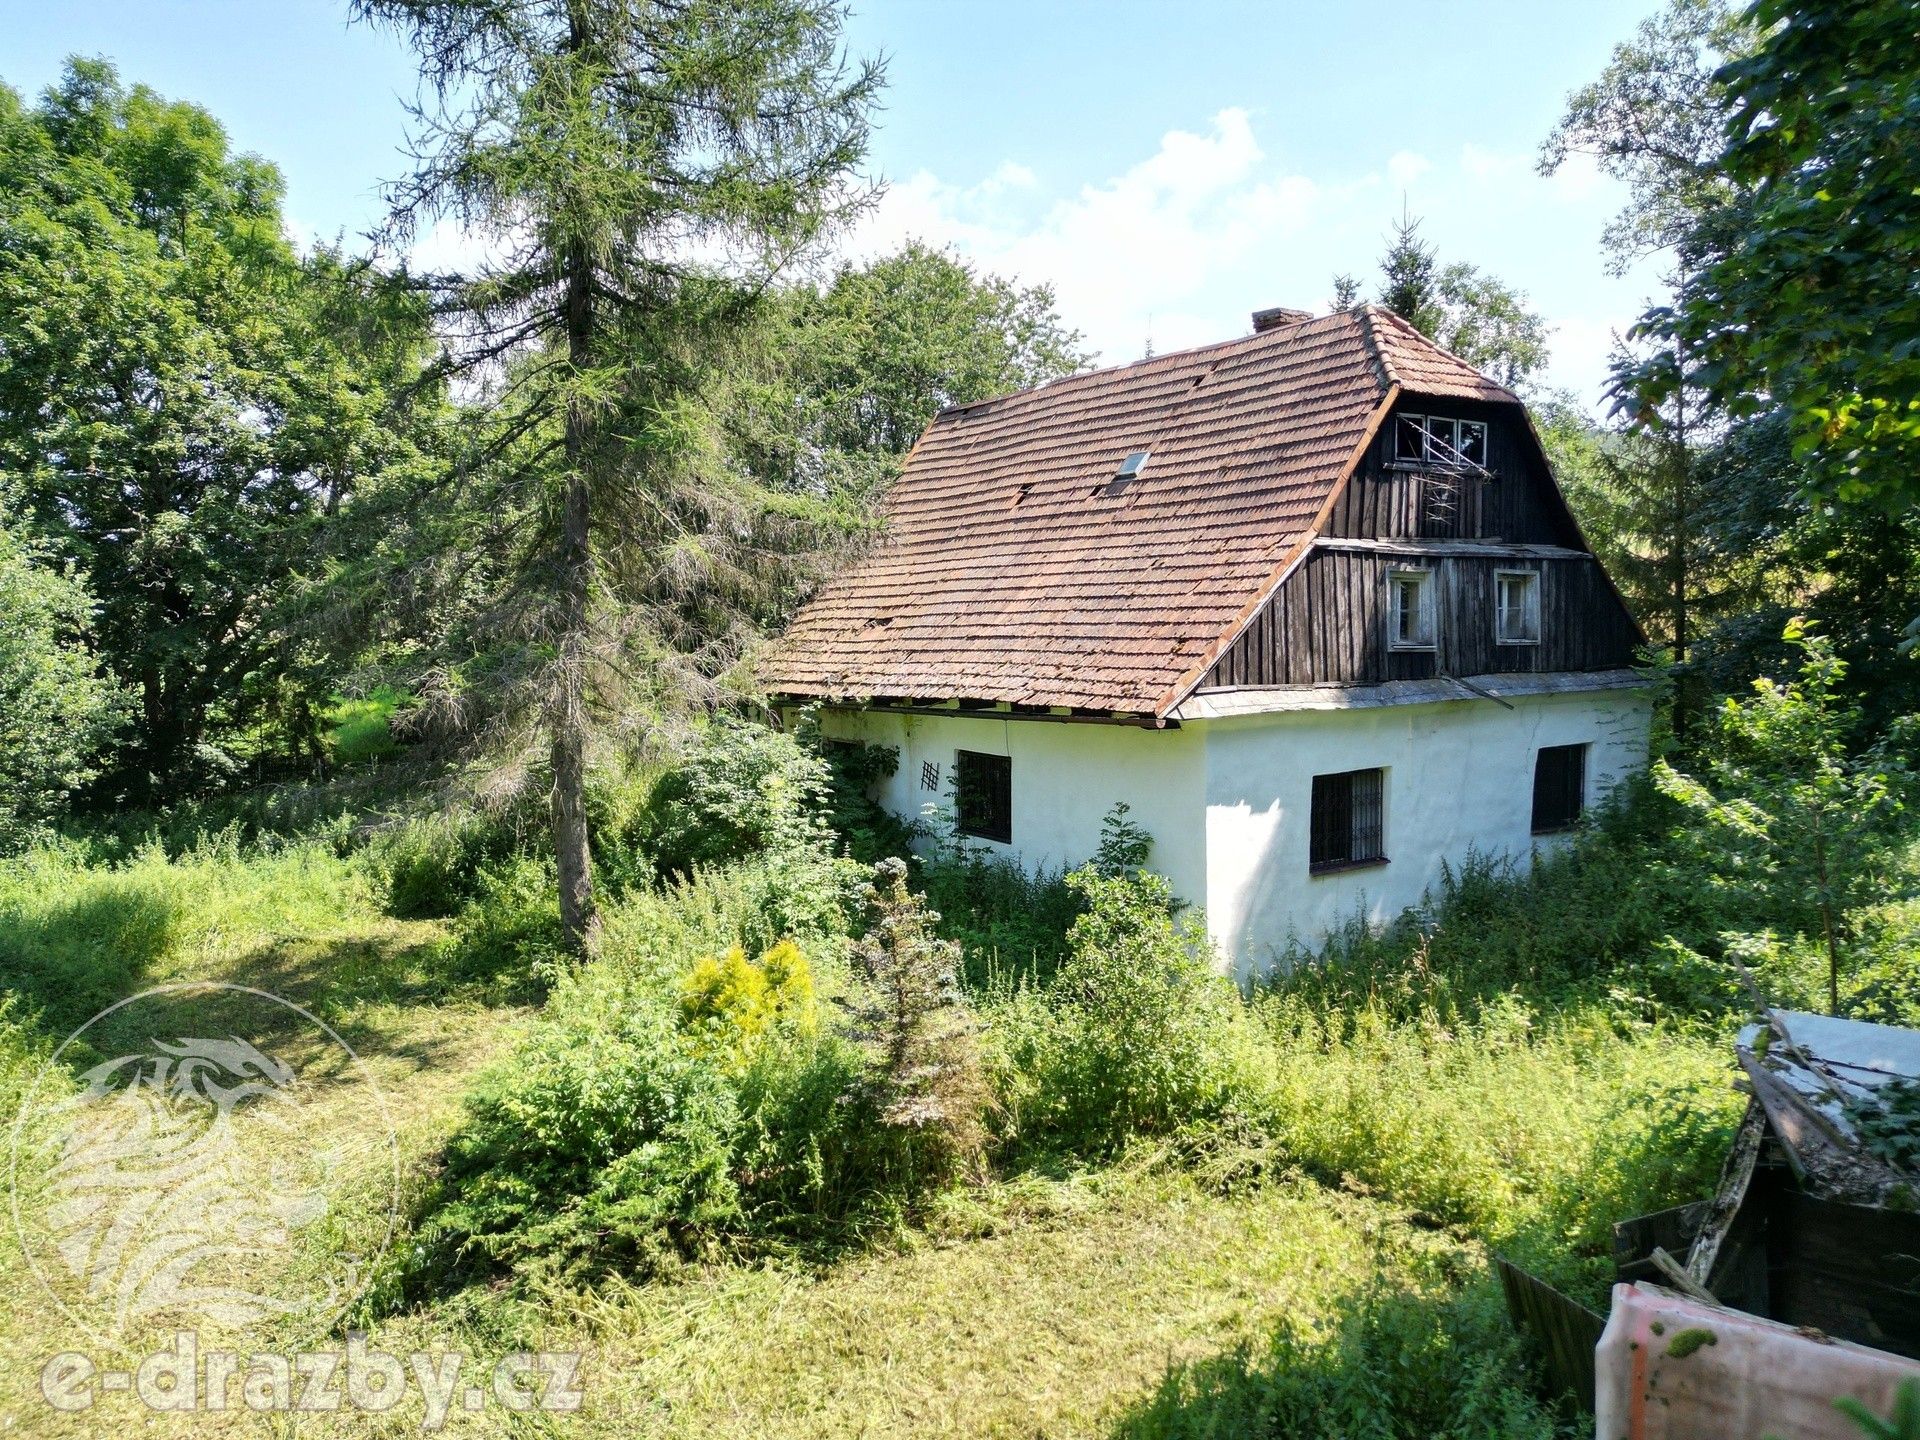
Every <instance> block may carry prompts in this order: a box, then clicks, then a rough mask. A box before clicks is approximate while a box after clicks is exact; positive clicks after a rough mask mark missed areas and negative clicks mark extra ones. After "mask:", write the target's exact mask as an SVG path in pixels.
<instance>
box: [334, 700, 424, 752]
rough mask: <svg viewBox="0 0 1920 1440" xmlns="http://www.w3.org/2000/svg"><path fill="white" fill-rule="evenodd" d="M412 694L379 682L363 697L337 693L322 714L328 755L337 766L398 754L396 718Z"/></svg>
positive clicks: (408, 702)
mask: <svg viewBox="0 0 1920 1440" xmlns="http://www.w3.org/2000/svg"><path fill="white" fill-rule="evenodd" d="M412 699H413V697H412V696H410V695H409V694H407V692H406V691H404V690H397V689H395V688H394V687H393V686H391V685H377V686H375V687H374V688H373V689H371V690H369V691H368V692H367V693H366V694H365V695H364V696H361V697H359V698H357V699H348V698H347V697H345V696H335V697H334V702H333V704H332V706H331V707H329V708H328V710H327V712H326V713H325V714H324V715H323V716H322V717H321V724H322V725H323V726H324V727H325V728H324V736H323V738H324V741H325V744H326V747H327V756H328V758H329V759H331V760H332V761H333V762H334V763H335V764H336V765H364V764H367V763H369V762H371V761H375V760H385V759H388V758H390V757H391V756H393V755H396V754H398V753H399V750H400V742H399V741H398V740H396V739H395V738H394V733H393V722H394V717H395V716H396V715H397V714H398V713H399V712H400V711H402V710H404V709H405V708H406V707H407V706H408V705H409V704H411V703H412Z"/></svg>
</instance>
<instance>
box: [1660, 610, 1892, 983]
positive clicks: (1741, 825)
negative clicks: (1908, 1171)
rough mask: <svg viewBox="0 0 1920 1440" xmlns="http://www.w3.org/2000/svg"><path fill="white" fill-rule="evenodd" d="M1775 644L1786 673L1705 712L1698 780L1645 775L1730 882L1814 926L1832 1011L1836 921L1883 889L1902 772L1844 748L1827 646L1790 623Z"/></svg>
mask: <svg viewBox="0 0 1920 1440" xmlns="http://www.w3.org/2000/svg"><path fill="white" fill-rule="evenodd" d="M1784 638H1785V640H1786V642H1787V644H1788V645H1789V646H1791V647H1793V648H1794V649H1795V650H1796V651H1797V652H1798V654H1799V657H1800V659H1799V664H1798V667H1797V673H1796V674H1795V677H1794V678H1793V679H1792V680H1791V681H1789V682H1787V683H1785V684H1779V683H1776V682H1774V681H1772V680H1768V679H1761V680H1756V681H1755V682H1754V693H1753V695H1752V697H1751V698H1749V699H1747V700H1744V701H1742V700H1735V699H1732V698H1729V699H1727V701H1726V702H1725V703H1724V704H1723V705H1722V706H1721V707H1720V709H1719V710H1718V711H1716V712H1715V714H1714V716H1713V722H1714V729H1713V733H1712V736H1711V738H1710V739H1709V741H1708V742H1707V743H1706V749H1705V758H1706V765H1705V776H1704V778H1699V779H1696V778H1694V777H1691V776H1688V775H1684V774H1682V773H1681V772H1680V771H1678V770H1676V769H1675V768H1674V767H1673V766H1672V765H1670V764H1668V763H1667V762H1666V761H1664V760H1661V761H1657V762H1655V766H1654V778H1655V781H1656V783H1657V784H1658V785H1659V786H1660V788H1661V790H1662V791H1663V792H1664V793H1666V794H1667V795H1669V796H1671V797H1673V798H1674V799H1675V800H1677V801H1679V802H1680V804H1682V805H1684V806H1685V807H1686V808H1687V809H1688V810H1690V811H1691V812H1693V813H1694V814H1696V815H1698V816H1699V817H1700V818H1701V819H1703V820H1705V821H1707V822H1708V823H1710V824H1711V825H1713V826H1715V827H1716V828H1717V829H1718V830H1719V831H1720V832H1721V834H1722V835H1723V836H1724V837H1725V842H1726V844H1727V847H1728V850H1727V853H1726V855H1725V857H1724V859H1723V862H1722V863H1723V867H1724V870H1725V873H1726V874H1727V876H1728V878H1729V879H1730V880H1731V881H1733V883H1735V884H1739V885H1741V886H1742V888H1744V889H1746V890H1747V891H1748V892H1749V893H1751V894H1753V895H1754V896H1755V897H1756V898H1758V899H1760V900H1761V901H1762V902H1763V903H1764V904H1765V906H1766V911H1767V913H1769V914H1771V915H1775V916H1778V917H1779V918H1780V919H1781V920H1782V921H1786V922H1788V923H1792V922H1794V921H1801V922H1802V923H1806V922H1807V921H1813V922H1816V923H1817V924H1818V925H1819V927H1820V931H1821V935H1822V938H1823V940H1824V943H1825V947H1826V952H1827V961H1828V967H1829V969H1828V981H1829V985H1828V1003H1829V1008H1830V1009H1831V1010H1832V1012H1833V1013H1835V1014H1838V1013H1839V1010H1840V971H1841V960H1840V946H1841V943H1842V941H1843V939H1844V938H1846V937H1845V934H1844V932H1845V929H1846V924H1847V921H1846V916H1847V913H1848V912H1849V911H1850V910H1852V909H1853V908H1854V907H1856V906H1858V905H1860V904H1861V903H1862V902H1863V901H1864V900H1866V899H1867V898H1868V897H1869V896H1873V895H1876V894H1878V893H1880V892H1881V890H1882V888H1883V886H1884V884H1885V875H1886V861H1887V857H1886V856H1885V854H1884V844H1883V837H1884V835H1885V832H1886V826H1887V822H1888V821H1889V820H1890V819H1891V817H1892V815H1893V814H1894V813H1895V812H1896V811H1897V810H1898V809H1899V806H1900V803H1901V799H1900V790H1899V781H1901V780H1903V779H1904V765H1903V764H1902V763H1901V762H1900V760H1899V759H1898V757H1897V756H1895V755H1894V754H1892V753H1890V752H1887V751H1884V750H1870V751H1867V752H1865V753H1864V754H1856V753H1853V752H1852V751H1851V750H1850V748H1849V739H1850V737H1851V736H1852V734H1853V732H1855V731H1856V729H1857V720H1858V716H1857V714H1856V713H1855V712H1854V711H1852V710H1851V709H1850V708H1849V707H1848V706H1847V704H1846V703H1845V701H1844V699H1843V698H1842V697H1841V695H1840V693H1839V687H1840V682H1841V680H1842V679H1843V678H1844V676H1845V674H1846V666H1845V664H1844V663H1843V662H1842V661H1840V660H1839V659H1838V658H1836V657H1835V655H1834V653H1833V648H1832V646H1831V645H1829V644H1828V643H1827V641H1826V640H1825V639H1824V638H1823V637H1821V636H1818V635H1814V634H1810V633H1809V632H1807V631H1806V630H1805V629H1804V628H1803V627H1802V626H1801V624H1800V623H1799V622H1798V621H1795V622H1793V623H1791V624H1790V625H1789V626H1788V628H1787V630H1786V632H1785V635H1784Z"/></svg>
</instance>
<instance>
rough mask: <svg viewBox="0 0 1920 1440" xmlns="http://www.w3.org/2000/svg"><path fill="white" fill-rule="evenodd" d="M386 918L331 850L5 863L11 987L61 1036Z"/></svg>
mask: <svg viewBox="0 0 1920 1440" xmlns="http://www.w3.org/2000/svg"><path fill="white" fill-rule="evenodd" d="M379 915H380V911H379V909H378V907H377V905H376V903H375V897H374V895H373V893H372V890H371V888H370V886H369V885H368V884H367V879H366V876H365V875H364V873H363V872H362V871H361V870H360V869H359V867H357V866H355V865H354V864H352V863H351V862H349V861H347V860H343V859H342V858H341V856H340V855H339V854H337V853H336V851H335V850H334V848H333V847H332V846H331V845H328V844H325V843H312V844H305V845H293V846H288V847H285V848H281V849H275V850H272V851H269V852H264V853H263V852H253V853H248V852H246V851H244V850H243V849H242V847H241V846H240V845H239V844H238V842H237V841H236V840H235V839H234V838H233V837H232V836H231V835H227V836H219V837H213V838H203V839H202V840H201V842H200V843H199V844H198V845H196V846H195V847H194V848H192V849H191V850H189V851H188V852H187V853H185V854H183V855H181V856H179V857H178V858H169V857H168V856H167V855H166V853H165V852H164V851H162V850H161V849H160V848H159V847H157V846H149V847H146V848H143V849H141V850H139V851H138V852H136V853H135V854H134V855H133V856H132V857H130V858H129V859H127V860H125V861H124V862H122V863H118V864H111V865H98V864H93V863H89V857H88V856H87V853H86V851H85V850H84V849H83V848H82V847H79V846H77V845H72V844H65V845H55V846H49V847H45V848H42V849H38V850H35V851H32V852H30V853H29V854H27V855H24V856H20V857H16V858H14V859H11V860H0V954H4V955H5V956H6V968H5V972H4V975H5V985H6V987H7V988H8V989H9V990H12V991H13V992H14V993H15V994H17V995H18V996H19V997H20V998H19V1004H20V1005H21V1006H22V1007H23V1009H25V1010H28V1011H32V1012H37V1013H38V1014H40V1015H42V1016H43V1017H44V1018H45V1021H46V1024H47V1025H48V1026H50V1027H51V1028H53V1029H55V1030H58V1031H59V1032H60V1033H61V1034H65V1033H66V1031H67V1030H70V1029H72V1028H73V1027H74V1026H76V1025H78V1024H79V1023H80V1022H82V1021H83V1020H86V1019H87V1018H89V1017H90V1016H92V1015H93V1014H95V1013H96V1012H98V1011H99V1010H101V1009H104V1008H105V1007H106V1006H108V1005H110V1004H112V1003H114V1002H115V1001H117V1000H121V999H124V998H126V997H127V996H128V995H130V994H133V993H134V992H135V991H138V990H140V989H143V988H145V987H146V986H149V985H155V984H159V983H162V982H164V981H167V980H173V979H179V978H183V977H187V976H191V975H195V974H199V973H202V972H203V971H204V970H206V969H207V968H208V967H210V966H214V965H218V964H220V963H223V962H227V961H231V960H233V959H235V958H237V957H239V956H241V955H244V954H246V953H247V952H249V951H253V950H258V949H260V948H262V947H264V946H267V945H269V944H271V943H272V942H274V941H276V940H281V939H289V938H294V937H312V936H316V935H326V934H328V933H331V932H335V931H338V930H339V929H341V927H342V926H343V925H348V924H354V923H359V922H367V921H372V920H375V919H377V918H378V917H379Z"/></svg>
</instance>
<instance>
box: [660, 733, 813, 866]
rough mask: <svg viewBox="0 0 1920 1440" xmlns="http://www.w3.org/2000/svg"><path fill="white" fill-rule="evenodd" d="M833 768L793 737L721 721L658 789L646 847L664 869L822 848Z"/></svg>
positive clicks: (700, 740) (704, 734)
mask: <svg viewBox="0 0 1920 1440" xmlns="http://www.w3.org/2000/svg"><path fill="white" fill-rule="evenodd" d="M828 794H829V771H828V769H827V766H826V763H825V762H824V761H822V760H821V758H820V757H819V756H818V755H817V754H815V753H814V752H813V751H812V750H810V749H808V748H807V747H806V746H804V745H802V744H801V743H800V742H799V741H798V740H796V739H795V738H794V737H793V736H791V735H789V734H786V733H784V732H782V731H778V730H773V729H769V728H767V727H766V726H763V725H749V724H744V723H740V722H737V721H732V720H720V721H716V722H715V723H714V724H712V725H711V726H709V727H708V728H707V730H706V731H705V732H704V733H703V734H702V735H701V736H700V738H699V740H698V742H697V744H696V746H695V748H694V749H693V750H692V752H691V753H689V754H688V755H687V756H686V757H685V758H684V759H683V760H682V761H681V763H680V764H678V765H677V766H675V767H674V768H673V769H671V770H670V771H668V772H667V774H666V775H665V776H664V777H663V778H662V779H661V780H660V781H659V783H658V785H657V786H656V787H655V788H654V790H653V793H652V795H651V797H650V800H649V803H648V807H647V814H646V816H645V819H644V820H643V822H642V843H643V844H644V845H645V847H646V848H647V850H648V851H649V853H651V854H652V856H653V857H654V860H655V863H656V864H657V865H658V866H659V868H660V869H661V870H663V871H668V872H681V873H684V872H686V871H690V870H692V869H693V868H694V867H696V866H700V865H714V864H721V863H724V862H727V861H730V860H737V859H742V858H745V857H747V856H750V855H755V854H760V853H765V852H795V851H804V850H821V849H824V848H825V845H826V830H825V826H824V822H823V821H822V819H821V815H822V812H823V811H824V810H825V809H826V807H827V801H828Z"/></svg>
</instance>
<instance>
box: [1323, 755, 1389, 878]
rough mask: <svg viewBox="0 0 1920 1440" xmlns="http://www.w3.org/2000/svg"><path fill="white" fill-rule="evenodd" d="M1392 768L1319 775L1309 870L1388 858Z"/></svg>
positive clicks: (1372, 862)
mask: <svg viewBox="0 0 1920 1440" xmlns="http://www.w3.org/2000/svg"><path fill="white" fill-rule="evenodd" d="M1386 773H1387V772H1386V771H1384V770H1343V771H1341V772H1340V773H1339V774H1337V775H1316V776H1314V777H1313V820H1312V830H1313V834H1312V841H1311V844H1310V846H1309V849H1308V854H1307V868H1308V869H1309V870H1338V869H1342V868H1344V867H1346V866H1349V865H1369V864H1378V863H1380V862H1382V861H1384V860H1385V859H1386V858H1387V853H1386V783H1385V782H1386Z"/></svg>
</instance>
